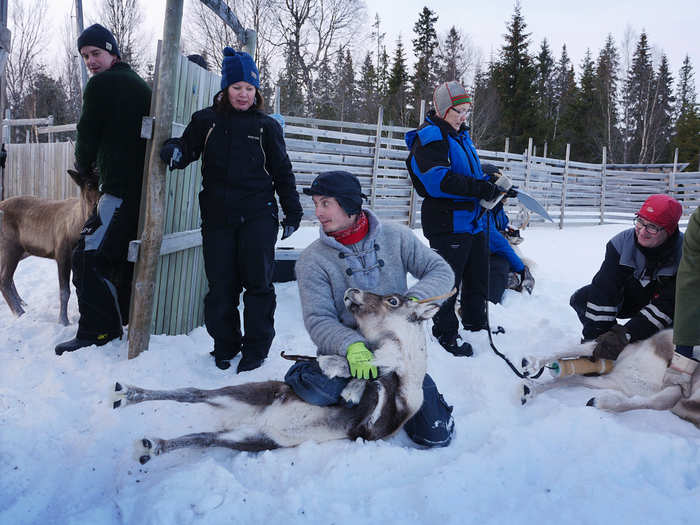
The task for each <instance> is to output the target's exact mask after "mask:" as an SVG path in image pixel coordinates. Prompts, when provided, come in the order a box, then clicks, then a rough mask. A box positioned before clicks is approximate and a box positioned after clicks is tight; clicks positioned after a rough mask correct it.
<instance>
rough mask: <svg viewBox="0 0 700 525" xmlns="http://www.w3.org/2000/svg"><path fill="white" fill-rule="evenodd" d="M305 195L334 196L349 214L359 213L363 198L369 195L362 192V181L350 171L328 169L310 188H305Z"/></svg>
mask: <svg viewBox="0 0 700 525" xmlns="http://www.w3.org/2000/svg"><path fill="white" fill-rule="evenodd" d="M304 194H305V195H323V196H325V197H333V198H334V199H335V200H337V201H338V204H340V207H341V208H343V210H345V213H347V214H348V215H357V214H358V213H360V211H361V210H362V199H363V198H365V199H366V198H367V195H365V194H364V193H362V187H361V186H360V181H359V180H358V179H357V177H355V175H353V174H352V173H350V172H348V171H340V170H338V171H326V172H324V173H321V174H320V175H319V176H318V177H316V178H315V179H314V181H313V182H312V183H311V187H310V188H304Z"/></svg>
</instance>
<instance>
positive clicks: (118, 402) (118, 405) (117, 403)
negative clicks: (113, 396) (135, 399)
mask: <svg viewBox="0 0 700 525" xmlns="http://www.w3.org/2000/svg"><path fill="white" fill-rule="evenodd" d="M120 406H122V400H121V399H120V400H119V401H115V402H114V403H112V409H115V408H119V407H120Z"/></svg>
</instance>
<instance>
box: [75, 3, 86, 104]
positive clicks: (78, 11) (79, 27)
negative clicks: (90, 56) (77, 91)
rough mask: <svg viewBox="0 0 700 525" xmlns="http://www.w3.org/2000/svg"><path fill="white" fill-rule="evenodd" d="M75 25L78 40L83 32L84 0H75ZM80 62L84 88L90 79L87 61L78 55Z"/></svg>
mask: <svg viewBox="0 0 700 525" xmlns="http://www.w3.org/2000/svg"><path fill="white" fill-rule="evenodd" d="M75 27H76V32H77V33H78V34H77V35H76V36H75V38H76V40H77V39H78V37H79V36H80V34H81V33H82V32H83V2H82V0H75ZM78 62H79V64H80V65H79V66H78V67H79V68H80V79H81V82H82V86H83V89H82V90H81V93H82V91H83V90H84V89H85V84H87V81H88V75H87V68H86V67H85V61H84V60H83V59H82V57H80V55H78Z"/></svg>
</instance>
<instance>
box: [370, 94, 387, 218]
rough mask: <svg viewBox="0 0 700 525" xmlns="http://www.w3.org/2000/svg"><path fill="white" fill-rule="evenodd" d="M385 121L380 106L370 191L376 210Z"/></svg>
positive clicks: (371, 200) (372, 206)
mask: <svg viewBox="0 0 700 525" xmlns="http://www.w3.org/2000/svg"><path fill="white" fill-rule="evenodd" d="M383 121H384V108H383V107H382V106H379V111H377V135H376V138H375V139H374V160H373V162H372V185H371V186H370V192H369V207H370V208H371V209H372V210H374V198H375V194H376V192H377V170H378V169H379V150H380V149H381V147H382V122H383Z"/></svg>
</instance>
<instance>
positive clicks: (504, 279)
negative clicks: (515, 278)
mask: <svg viewBox="0 0 700 525" xmlns="http://www.w3.org/2000/svg"><path fill="white" fill-rule="evenodd" d="M509 273H510V263H509V262H508V259H506V258H505V257H503V256H502V255H496V254H491V257H489V301H491V302H492V303H493V304H498V303H500V302H501V299H503V292H504V291H505V290H506V287H507V286H508V274H509Z"/></svg>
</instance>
